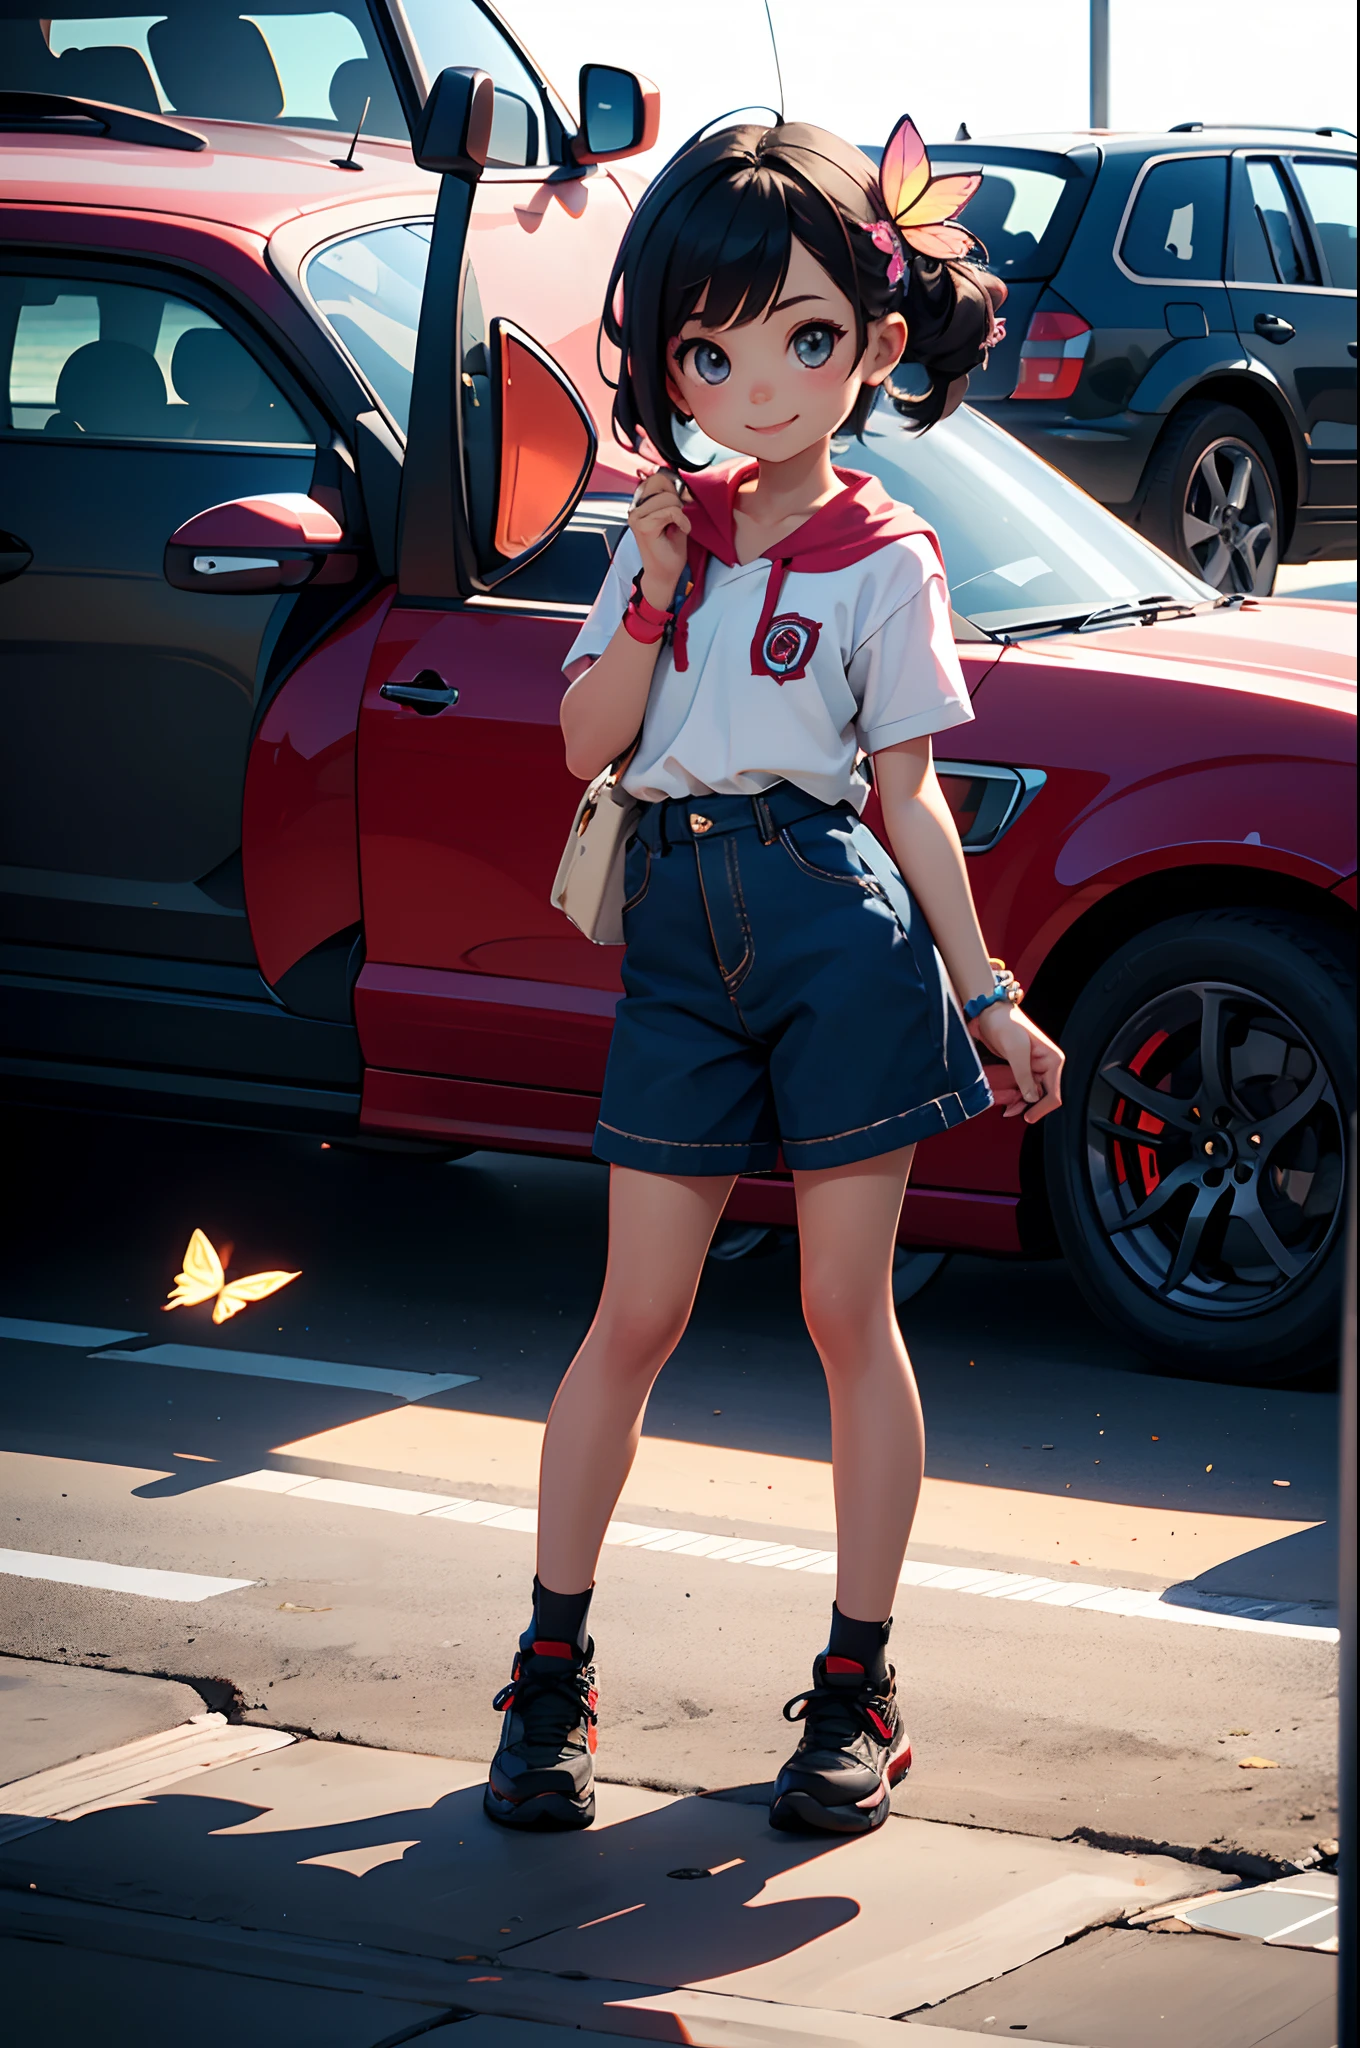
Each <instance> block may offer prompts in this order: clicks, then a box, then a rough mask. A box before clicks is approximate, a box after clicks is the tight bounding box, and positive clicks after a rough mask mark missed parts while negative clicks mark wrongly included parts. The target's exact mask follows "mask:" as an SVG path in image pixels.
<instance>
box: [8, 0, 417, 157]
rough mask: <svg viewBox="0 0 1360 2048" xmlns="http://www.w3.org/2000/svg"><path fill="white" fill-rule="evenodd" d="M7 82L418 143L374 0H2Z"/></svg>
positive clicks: (153, 110) (143, 107) (144, 108)
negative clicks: (41, 3) (123, 1)
mask: <svg viewBox="0 0 1360 2048" xmlns="http://www.w3.org/2000/svg"><path fill="white" fill-rule="evenodd" d="M0 81H2V82H3V83H4V85H5V86H7V87H10V88H16V89H19V90H22V91H26V92H48V93H64V94H68V95H70V96H71V97H73V98H76V99H90V100H105V101H108V102H110V103H111V104H112V105H114V106H122V107H132V108H135V109H136V110H137V111H139V112H141V113H147V114H182V115H184V116H185V117H186V119H189V120H192V119H194V118H195V117H197V118H198V119H199V120H205V121H211V120H218V121H250V122H269V123H278V124H280V125H281V126H284V127H292V128H320V129H325V130H329V131H332V132H334V133H338V134H352V133H353V131H354V129H355V127H356V126H357V124H358V121H359V118H360V115H361V114H363V111H364V102H365V100H367V101H368V102H369V107H368V113H367V115H366V116H365V117H364V133H365V135H371V136H387V137H391V138H396V139H397V140H400V141H403V142H404V141H406V140H408V134H407V127H406V122H405V119H404V118H403V115H402V112H401V108H400V105H399V104H398V101H397V95H396V92H395V90H394V88H393V85H392V81H391V78H390V75H389V73H388V69H387V63H386V60H385V58H384V57H383V55H382V52H381V49H380V48H379V44H378V39H377V36H376V34H375V32H374V28H373V23H372V20H371V19H370V16H369V11H368V7H367V5H366V0H269V4H266V6H265V7H263V8H262V9H261V10H260V11H259V12H255V11H252V12H250V13H244V12H242V11H240V9H239V0H238V5H237V6H232V5H231V4H230V0H192V4H187V0H169V4H167V5H164V6H162V7H160V8H154V7H153V8H152V10H151V11H150V13H147V12H146V11H144V10H138V11H137V12H134V13H132V14H115V13H113V11H112V9H111V8H110V5H109V0H74V4H73V5H72V4H69V0H68V5H66V6H65V7H62V6H58V7H57V9H56V10H55V11H54V12H52V13H50V14H49V13H46V12H43V13H41V14H39V13H36V12H34V10H33V6H32V0H0Z"/></svg>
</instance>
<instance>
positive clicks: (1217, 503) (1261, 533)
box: [1139, 402, 1281, 597]
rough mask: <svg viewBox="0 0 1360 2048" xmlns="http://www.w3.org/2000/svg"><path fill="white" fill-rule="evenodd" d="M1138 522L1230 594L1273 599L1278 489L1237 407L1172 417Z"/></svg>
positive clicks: (1187, 409) (1253, 430)
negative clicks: (1271, 593) (1271, 595)
mask: <svg viewBox="0 0 1360 2048" xmlns="http://www.w3.org/2000/svg"><path fill="white" fill-rule="evenodd" d="M1139 524H1140V526H1141V527H1142V529H1143V531H1144V532H1145V533H1146V534H1147V536H1148V539H1149V540H1152V541H1155V542H1156V544H1157V546H1158V547H1160V548H1162V549H1164V550H1165V552H1166V553H1167V554H1168V555H1171V556H1172V557H1173V558H1174V560H1176V561H1178V562H1180V563H1181V564H1182V565H1183V566H1184V567H1185V568H1187V569H1189V570H1190V572H1191V574H1192V575H1195V576H1199V577H1202V578H1203V580H1204V581H1205V582H1206V583H1210V584H1212V585H1213V587H1214V589H1215V590H1221V591H1222V592H1223V593H1224V595H1225V596H1231V595H1232V594H1233V593H1234V592H1236V593H1238V594H1239V595H1244V596H1256V597H1268V596H1269V595H1270V591H1271V589H1272V587H1273V585H1274V582H1275V571H1276V569H1277V568H1278V566H1279V561H1280V525H1281V520H1280V484H1279V478H1278V476H1277V474H1276V470H1275V463H1274V460H1273V459H1272V457H1271V453H1270V450H1269V448H1267V446H1266V444H1265V441H1264V439H1263V438H1262V435H1261V433H1260V430H1259V429H1258V428H1257V427H1256V425H1255V424H1254V422H1253V421H1251V420H1249V419H1248V418H1247V415H1246V414H1245V413H1244V412H1239V411H1238V410H1237V408H1236V407H1235V406H1231V405H1212V404H1205V403H1202V402H1201V403H1199V404H1191V405H1185V406H1182V407H1181V409H1180V411H1179V412H1177V413H1173V414H1172V417H1171V419H1170V421H1169V422H1168V425H1167V427H1166V431H1165V432H1164V434H1163V435H1162V438H1161V440H1160V441H1159V442H1158V444H1157V448H1156V452H1155V453H1154V455H1153V458H1152V467H1151V474H1150V475H1149V478H1148V487H1147V492H1146V495H1145V499H1144V509H1143V515H1142V518H1141V519H1140V521H1139Z"/></svg>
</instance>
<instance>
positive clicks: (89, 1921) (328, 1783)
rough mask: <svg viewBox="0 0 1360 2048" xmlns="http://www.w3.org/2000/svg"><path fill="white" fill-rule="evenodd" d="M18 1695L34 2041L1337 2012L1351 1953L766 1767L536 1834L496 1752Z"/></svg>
mask: <svg viewBox="0 0 1360 2048" xmlns="http://www.w3.org/2000/svg"><path fill="white" fill-rule="evenodd" d="M0 1703H2V1704H3V1721H2V1722H0V1787H2V1788H3V1789H0V1951H2V1953H0V1969H2V1970H3V1974H4V1982H5V1986H6V1992H5V2012H6V2017H7V2019H9V2020H11V2023H12V2024H13V2023H14V2021H17V2032H16V2033H13V2034H12V2035H11V2036H10V2038H13V2039H15V2040H16V2042H17V2043H19V2044H20V2048H29V2044H33V2048H37V2044H39V2043H41V2044H42V2048H77V2044H80V2048H84V2044H85V2043H87V2042H89V2043H93V2042H95V2041H98V2042H99V2043H101V2044H102V2048H122V2044H124V2043H126V2044H127V2048H134V2044H135V2048H162V2044H165V2048H169V2044H171V2043H175V2044H178V2043H179V2042H180V2041H182V2040H183V2039H186V2038H189V2037H192V2038H193V2040H194V2042H195V2048H219V2044H220V2048H228V2044H231V2048H237V2044H239V2042H240V2040H241V2038H242V2036H243V2034H244V2035H247V2036H248V2037H249V2038H250V2039H251V2040H252V2041H253V2042H254V2043H256V2044H259V2048H272V2044H274V2043H276V2042H277V2043H279V2044H283V2043H285V2042H286V2043H288V2044H290V2048H292V2044H298V2043H301V2044H312V2043H315V2044H316V2048H385V2044H390V2048H395V2044H396V2043H398V2042H402V2041H407V2040H411V2039H414V2038H416V2037H419V2038H420V2039H421V2040H422V2041H426V2040H428V2041H430V2042H432V2043H438V2044H439V2048H571V2044H573V2043H591V2042H594V2043H598V2044H604V2043H606V2042H618V2041H620V2040H625V2041H627V2040H632V2041H656V2042H676V2043H679V2042H689V2043H695V2044H703V2048H812V2044H833V2043H834V2044H854V2048H880V2044H882V2048H887V2044H900V2048H907V2042H908V2040H911V2041H913V2042H919V2043H920V2048H948V2044H950V2043H956V2044H959V2048H963V2044H965V2043H968V2044H977V2043H980V2042H982V2041H990V2040H994V2039H995V2038H996V2037H997V2035H998V2033H1010V2034H1018V2033H1023V2034H1024V2037H1025V2039H1026V2040H1027V2041H1029V2042H1031V2043H1035V2044H1038V2048H1042V2044H1043V2043H1044V2042H1045V2041H1047V2042H1048V2043H1049V2044H1050V2048H1055V2044H1059V2043H1062V2044H1077V2048H1146V2044H1148V2043H1150V2042H1153V2041H1167V2042H1168V2043H1175V2044H1176V2048H1255V2044H1257V2043H1262V2044H1264V2043H1265V2042H1267V2041H1269V2042H1270V2044H1271V2048H1332V2044H1333V2043H1334V2041H1335V2038H1336V2037H1335V2027H1334V2021H1333V2017H1332V2001H1333V1998H1334V1961H1333V1959H1332V1958H1331V1957H1329V1956H1327V1955H1325V1954H1320V1953H1317V1952H1312V1951H1309V1950H1305V1949H1302V1948H1297V1947H1278V1946H1272V1945H1271V1944H1270V1942H1269V1941H1266V1940H1262V1939H1253V1938H1250V1937H1244V1938H1241V1939H1223V1938H1219V1937H1215V1936H1213V1935H1210V1934H1202V1933H1196V1932H1194V1931H1193V1930H1192V1927H1191V1925H1190V1923H1187V1922H1185V1921H1182V1920H1180V1919H1179V1918H1178V1916H1174V1915H1172V1914H1170V1913H1169V1912H1166V1911H1159V1909H1163V1908H1170V1907H1171V1906H1173V1905H1176V1904H1179V1903H1181V1902H1184V1901H1187V1900H1189V1899H1191V1898H1198V1897H1201V1896H1202V1895H1203V1894H1204V1893H1206V1892H1207V1891H1209V1890H1211V1889H1215V1888H1231V1887H1232V1886H1233V1882H1234V1881H1233V1880H1231V1879H1223V1878H1219V1877H1216V1876H1215V1875H1214V1874H1213V1873H1211V1872H1207V1871H1204V1870H1197V1869H1195V1868H1193V1867H1192V1866H1189V1865H1187V1864H1185V1863H1182V1862H1178V1861H1176V1860H1174V1859H1172V1858H1169V1857H1159V1856H1151V1855H1141V1854H1122V1855H1112V1854H1108V1853H1106V1852H1104V1851H1102V1850H1098V1849H1093V1848H1090V1847H1088V1846H1086V1845H1084V1844H1080V1843H1074V1842H1053V1841H1049V1840H1046V1839H1041V1838H1037V1837H1033V1836H1022V1835H1006V1834H1000V1833H996V1832H992V1831H989V1830H984V1829H979V1828H961V1827H952V1826H946V1825H942V1824H938V1823H932V1822H926V1821H919V1820H914V1819H912V1818H910V1817H908V1816H903V1815H894V1816H893V1817H892V1818H891V1819H890V1820H889V1821H888V1823H887V1825H886V1826H885V1827H883V1828H882V1829H881V1830H879V1832H878V1833H877V1834H875V1835H873V1836H871V1837H868V1838H865V1839H861V1840H858V1841H853V1842H838V1841H836V1840H834V1839H826V1838H814V1839H800V1838H794V1837H790V1836H786V1835H777V1834H775V1833H774V1832H772V1830H771V1829H770V1828H769V1827H768V1825H767V1822H766V1814H765V1805H764V1788H762V1787H760V1786H754V1785H752V1786H736V1787H731V1788H728V1789H726V1790H724V1791H721V1792H715V1793H710V1794H707V1795H704V1796H701V1797H690V1798H679V1799H676V1798H669V1797H667V1796H665V1795H663V1794H661V1793H657V1792H652V1791H648V1790H645V1789H641V1788H638V1787H628V1786H621V1785H604V1786H602V1787H601V1792H600V1817H599V1819H598V1821H597V1823H596V1825H595V1827H594V1828H593V1829H591V1830H590V1831H588V1832H587V1833H585V1834H581V1835H571V1836H551V1837H545V1838H534V1839H525V1838H521V1837H518V1836H514V1835H510V1834H507V1833H505V1832H504V1831H502V1830H500V1829H497V1828H495V1827H492V1826H491V1825H489V1824H488V1823H487V1822H486V1820H485V1819H484V1817H483V1815H482V1812H481V1785H482V1779H483V1770H484V1767H483V1765H482V1764H481V1763H480V1762H471V1763H467V1764H460V1763H454V1762H449V1761H447V1760H444V1759H441V1758H434V1757H426V1756H415V1755H408V1754H404V1753H401V1752H396V1751H388V1750H374V1749H363V1748H360V1747H358V1746H356V1745H348V1744H341V1743H328V1742H320V1741H314V1740H310V1739H307V1738H305V1737H304V1738H300V1739H296V1740H294V1739H292V1738H290V1737H289V1736H288V1735H286V1734H284V1733H282V1732H281V1731H279V1730H277V1729H265V1728H256V1727H249V1726H232V1725H229V1724H228V1723H227V1722H226V1720H225V1719H224V1718H223V1717H222V1716H220V1715H215V1714H212V1713H210V1712H204V1711H203V1708H204V1702H203V1701H202V1700H201V1699H200V1698H198V1697H197V1695H195V1694H192V1693H189V1692H188V1689H187V1688H186V1687H183V1686H181V1685H177V1684H173V1683H171V1682H168V1681H165V1682H163V1681H157V1680H148V1679H145V1678H122V1677H119V1676H118V1675H116V1674H113V1673H107V1672H100V1671H86V1670H83V1669H79V1668H76V1667H72V1666H51V1665H42V1664H24V1663H21V1662H19V1661H17V1660H10V1659H0ZM186 1706H188V1707H190V1709H191V1712H190V1713H189V1715H188V1716H186V1713H185V1708H186ZM110 1738H112V1740H111V1739H110ZM1186 1910H1192V1909H1190V1908H1188V1907H1187V1908H1186ZM1138 1922H1141V1923H1142V1924H1141V1925H1138V1924H1134V1923H1138ZM1281 1924H1283V1923H1281ZM1167 1927H1175V1928H1178V1929H1181V1930H1183V1931H1184V1938H1183V1939H1181V1940H1176V1941H1171V1940H1168V1939H1166V1936H1165V1933H1163V1932H1161V1931H1159V1930H1160V1928H1167Z"/></svg>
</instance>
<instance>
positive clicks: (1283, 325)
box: [1251, 313, 1294, 341]
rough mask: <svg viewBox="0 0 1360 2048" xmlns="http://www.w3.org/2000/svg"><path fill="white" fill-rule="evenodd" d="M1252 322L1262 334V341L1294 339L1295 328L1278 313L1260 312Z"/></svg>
mask: <svg viewBox="0 0 1360 2048" xmlns="http://www.w3.org/2000/svg"><path fill="white" fill-rule="evenodd" d="M1251 324H1252V326H1253V327H1254V328H1255V329H1256V332H1257V333H1258V334H1259V335H1260V337H1261V339H1262V341H1292V340H1293V339H1294V330H1293V328H1292V327H1291V326H1290V324H1289V322H1288V321H1287V320H1282V319H1281V318H1280V316H1279V314H1278V313H1258V314H1257V315H1256V318H1255V319H1254V320H1253V321H1252V323H1251Z"/></svg>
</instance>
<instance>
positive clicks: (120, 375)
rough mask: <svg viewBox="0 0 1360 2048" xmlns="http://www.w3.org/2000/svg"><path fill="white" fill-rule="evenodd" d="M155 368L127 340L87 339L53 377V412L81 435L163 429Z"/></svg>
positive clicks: (162, 398)
mask: <svg viewBox="0 0 1360 2048" xmlns="http://www.w3.org/2000/svg"><path fill="white" fill-rule="evenodd" d="M165 412H166V391H165V379H164V377H162V375H161V372H160V365H159V364H158V363H157V361H156V358H155V357H154V356H153V355H150V354H148V352H147V351H146V349H144V348H134V347H133V345H132V343H131V342H129V341H87V342H86V344H85V346H84V347H83V348H78V349H77V350H76V351H75V353H74V355H70V356H68V357H67V358H66V361H65V363H64V364H63V365H62V372H61V375H60V377H58V379H57V413H58V415H59V416H61V417H62V420H63V424H65V422H66V421H72V420H73V421H74V422H75V424H76V425H77V426H78V427H83V428H84V430H85V432H86V433H87V434H133V435H145V434H155V433H157V432H161V433H163V432H164V431H165Z"/></svg>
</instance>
